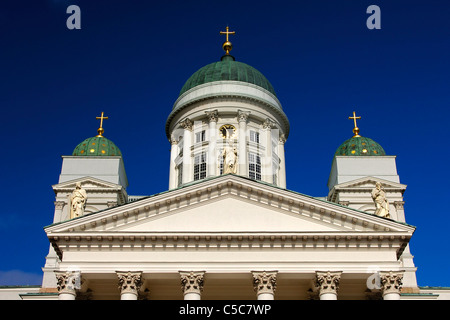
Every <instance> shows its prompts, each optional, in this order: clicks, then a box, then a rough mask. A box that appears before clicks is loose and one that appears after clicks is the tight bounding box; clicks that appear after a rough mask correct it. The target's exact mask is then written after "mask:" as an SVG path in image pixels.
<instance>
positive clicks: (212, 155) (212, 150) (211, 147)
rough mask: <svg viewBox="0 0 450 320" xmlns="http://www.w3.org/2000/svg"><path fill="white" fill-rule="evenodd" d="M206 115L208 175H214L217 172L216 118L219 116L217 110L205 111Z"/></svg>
mask: <svg viewBox="0 0 450 320" xmlns="http://www.w3.org/2000/svg"><path fill="white" fill-rule="evenodd" d="M205 113H206V115H207V116H208V120H209V127H208V135H207V136H208V137H209V142H208V159H207V163H208V176H210V177H212V176H216V175H217V174H216V173H217V166H218V163H217V150H216V148H217V120H218V118H219V114H218V112H217V110H213V111H206V112H205Z"/></svg>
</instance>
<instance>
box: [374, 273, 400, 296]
mask: <svg viewBox="0 0 450 320" xmlns="http://www.w3.org/2000/svg"><path fill="white" fill-rule="evenodd" d="M379 274H380V281H381V291H382V293H383V296H385V295H386V294H389V293H396V294H400V290H401V287H402V284H403V274H404V271H380V272H379Z"/></svg>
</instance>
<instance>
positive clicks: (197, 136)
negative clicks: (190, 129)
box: [195, 130, 205, 143]
mask: <svg viewBox="0 0 450 320" xmlns="http://www.w3.org/2000/svg"><path fill="white" fill-rule="evenodd" d="M202 141H205V130H203V131H200V132H197V133H196V134H195V143H199V142H202Z"/></svg>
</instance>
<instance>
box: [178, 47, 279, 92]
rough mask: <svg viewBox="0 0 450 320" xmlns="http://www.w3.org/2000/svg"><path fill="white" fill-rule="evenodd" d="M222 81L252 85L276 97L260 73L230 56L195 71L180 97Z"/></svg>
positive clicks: (267, 81)
mask: <svg viewBox="0 0 450 320" xmlns="http://www.w3.org/2000/svg"><path fill="white" fill-rule="evenodd" d="M224 80H231V81H242V82H247V83H252V84H254V85H257V86H259V87H261V88H263V89H266V90H267V91H269V92H270V93H272V94H273V95H274V96H276V94H275V90H274V89H273V87H272V85H271V84H270V82H269V80H267V79H266V77H265V76H264V75H263V74H262V73H261V72H259V71H258V70H256V69H255V68H253V67H251V66H249V65H247V64H245V63H242V62H238V61H235V60H234V57H233V56H231V55H225V56H223V57H222V59H221V61H218V62H213V63H210V64H208V65H206V66H204V67H203V68H200V69H199V70H198V71H196V72H195V73H194V74H193V75H192V76H191V77H190V78H189V79H188V80H187V81H186V83H185V84H184V86H183V88H182V89H181V91H180V95H182V94H183V93H185V92H186V91H188V90H189V89H192V88H194V87H196V86H198V85H201V84H204V83H208V82H214V81H224Z"/></svg>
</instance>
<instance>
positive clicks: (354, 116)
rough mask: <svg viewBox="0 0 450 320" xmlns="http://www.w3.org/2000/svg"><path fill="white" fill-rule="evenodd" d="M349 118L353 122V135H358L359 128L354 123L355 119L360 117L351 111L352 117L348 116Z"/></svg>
mask: <svg viewBox="0 0 450 320" xmlns="http://www.w3.org/2000/svg"><path fill="white" fill-rule="evenodd" d="M348 118H349V119H350V120H351V119H353V122H354V124H355V127H354V128H353V133H354V134H355V135H354V137H359V136H360V135H359V128H358V126H357V125H356V119H361V117H357V116H356V113H355V111H353V117H348Z"/></svg>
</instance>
